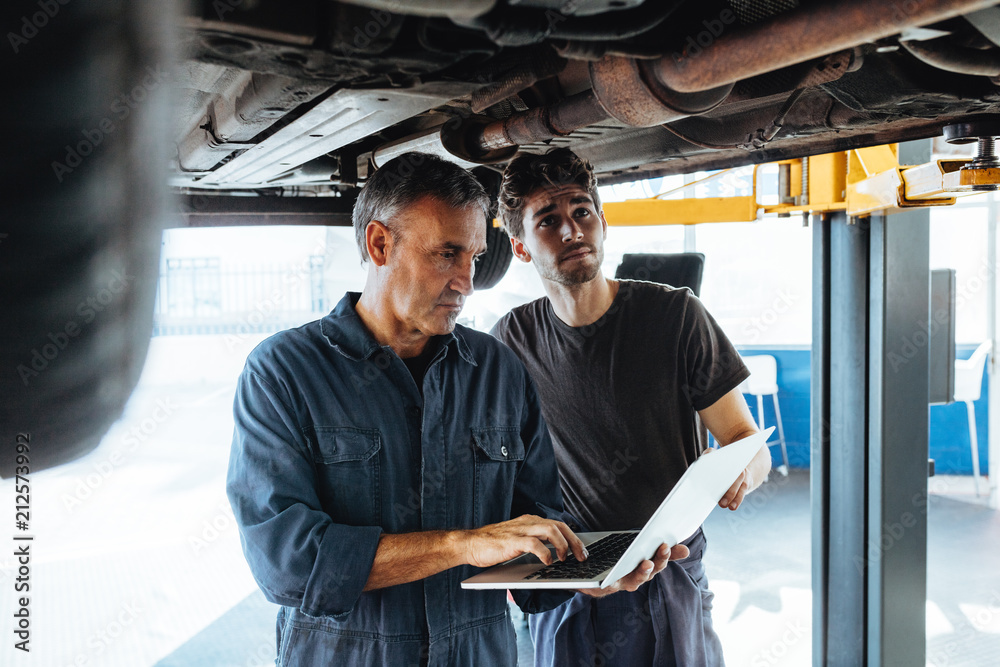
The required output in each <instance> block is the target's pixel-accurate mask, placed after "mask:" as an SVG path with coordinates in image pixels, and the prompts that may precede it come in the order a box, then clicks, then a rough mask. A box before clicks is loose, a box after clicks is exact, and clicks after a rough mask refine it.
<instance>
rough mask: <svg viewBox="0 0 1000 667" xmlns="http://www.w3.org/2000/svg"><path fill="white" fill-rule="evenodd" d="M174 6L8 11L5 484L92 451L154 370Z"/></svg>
mask: <svg viewBox="0 0 1000 667" xmlns="http://www.w3.org/2000/svg"><path fill="white" fill-rule="evenodd" d="M43 5H44V7H43ZM170 7H171V3H159V2H155V0H144V1H141V2H129V3H122V2H111V1H108V0H91V1H90V2H86V3H75V2H74V3H62V2H51V3H39V2H37V1H36V2H15V3H12V4H10V5H7V6H6V7H5V9H4V14H6V15H7V16H8V20H5V21H4V23H3V24H4V25H14V26H17V27H18V28H17V29H15V31H14V32H13V33H12V34H15V35H16V36H17V37H18V39H11V38H10V36H9V35H8V41H11V48H10V49H9V50H8V51H7V52H6V54H5V56H4V60H5V61H6V62H5V63H4V64H3V66H2V68H3V69H2V71H3V75H2V77H3V80H4V86H3V89H4V90H5V91H7V93H6V94H5V96H4V97H5V100H4V104H3V105H0V123H2V127H4V128H5V130H7V133H6V135H5V139H4V145H3V148H2V149H0V151H2V158H3V159H2V160H0V179H2V180H3V182H4V184H5V186H9V187H10V191H9V194H7V195H5V197H4V198H3V200H2V202H0V207H2V216H0V285H2V289H0V312H2V316H0V318H2V320H3V326H2V328H0V475H2V476H3V477H11V476H13V475H14V474H15V473H19V474H23V473H24V472H29V471H30V472H31V473H35V472H37V471H39V470H42V469H45V468H50V467H52V466H55V465H58V464H60V463H63V462H66V461H69V460H71V459H74V458H77V457H79V456H81V455H83V454H86V453H87V452H89V451H91V450H92V449H94V447H96V446H97V444H98V443H99V442H100V441H101V438H102V436H103V435H104V434H105V432H106V431H107V429H108V428H109V427H110V425H111V424H112V423H113V422H114V421H115V420H116V419H118V418H119V417H120V416H121V414H122V411H123V409H124V406H125V403H126V401H127V399H128V397H129V395H130V394H131V392H132V390H133V389H134V387H135V385H136V383H137V381H138V378H139V374H140V371H141V370H142V366H143V362H144V360H145V356H146V351H147V349H148V346H149V337H150V331H151V326H152V312H153V305H154V301H155V293H156V292H155V290H156V282H157V276H158V273H159V251H160V244H161V235H162V228H163V222H164V220H165V217H164V210H165V178H166V176H165V170H164V168H163V167H164V165H166V162H167V155H166V153H165V152H164V150H163V147H164V141H163V140H164V138H165V137H166V136H167V135H166V134H165V130H166V127H167V126H166V122H165V121H166V120H167V115H166V109H165V106H164V104H163V99H165V97H166V92H167V91H166V89H167V88H168V86H169V81H168V78H169V75H168V73H167V71H166V70H165V69H164V67H163V65H162V63H163V59H164V54H165V48H164V45H165V43H166V40H165V37H164V33H165V32H166V33H169V29H168V28H167V27H165V26H170V25H172V20H171V14H170V9H169V8H170ZM12 51H13V53H12ZM18 444H20V445H21V446H20V447H18ZM18 453H21V454H23V455H24V456H23V457H22V458H20V459H18V458H16V457H17V454H18ZM109 465H110V464H109ZM102 474H103V473H102ZM108 474H110V473H108Z"/></svg>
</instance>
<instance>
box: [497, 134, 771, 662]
mask: <svg viewBox="0 0 1000 667" xmlns="http://www.w3.org/2000/svg"><path fill="white" fill-rule="evenodd" d="M500 213H501V216H502V219H503V223H504V226H505V227H506V229H507V232H508V234H510V237H511V245H512V247H513V251H514V256H515V257H517V258H518V259H520V260H521V261H523V262H530V263H532V264H534V265H535V268H536V269H537V270H538V274H539V275H540V276H541V278H542V284H543V285H544V287H545V292H546V294H547V295H548V296H547V297H545V298H542V299H539V300H537V301H534V302H531V303H529V304H526V305H524V306H521V307H519V308H515V309H514V310H513V311H511V312H510V313H508V314H507V315H506V316H504V317H503V318H502V319H501V320H500V321H499V322H498V323H497V325H496V327H495V328H494V330H493V333H494V335H496V336H497V337H498V338H499V339H500V340H502V341H503V342H504V343H506V344H507V345H509V346H510V347H511V348H512V349H513V350H514V351H515V352H516V353H517V355H518V356H519V357H520V358H521V360H522V361H524V363H525V365H526V366H527V368H528V371H529V373H530V374H531V376H532V378H533V379H534V380H535V383H536V386H537V387H538V391H539V396H540V397H541V401H542V414H543V415H544V417H545V421H546V422H547V424H548V426H549V430H550V433H551V435H552V441H553V446H554V448H555V453H556V460H557V462H558V464H559V473H560V481H561V486H562V492H563V497H564V500H565V503H566V509H567V511H569V512H570V513H571V514H572V515H574V516H576V517H577V518H579V519H580V520H581V522H582V524H583V527H584V528H585V529H586V530H613V529H628V528H637V527H640V526H642V525H643V524H644V523H645V522H646V520H647V519H648V518H649V517H650V516H651V514H652V512H653V511H654V510H655V509H656V507H657V506H658V505H659V503H660V501H661V500H662V499H663V497H664V496H665V495H666V494H667V493H668V492H669V491H670V489H671V487H672V486H673V485H674V484H675V483H676V482H677V480H678V479H679V478H680V477H681V475H682V474H683V473H684V470H685V469H686V468H687V467H688V466H689V465H690V464H691V463H692V462H693V461H694V460H695V459H696V458H697V457H698V456H699V455H701V453H702V452H701V446H700V444H699V437H698V426H697V423H696V420H695V415H696V414H697V415H699V416H700V417H701V419H702V421H703V422H704V424H705V425H706V426H707V427H708V429H709V430H710V431H711V432H712V434H713V435H714V436H715V437H716V439H717V440H718V441H719V443H720V444H722V445H727V444H729V443H731V442H733V441H735V440H738V439H740V438H743V437H745V436H748V435H750V434H752V433H755V432H756V431H757V428H756V426H755V425H754V422H753V419H752V417H751V415H750V413H749V410H748V409H747V406H746V403H745V401H744V400H743V397H742V395H741V394H740V393H739V390H738V389H737V387H738V385H739V384H740V382H742V381H743V380H744V379H745V378H746V377H747V376H748V374H749V373H748V371H747V370H746V367H745V366H744V365H743V363H742V361H741V360H740V357H739V354H738V353H737V352H736V350H735V348H734V347H733V346H732V344H731V343H730V342H729V341H728V340H727V339H726V337H725V334H723V332H722V331H721V330H720V329H719V327H718V325H717V324H716V323H715V321H714V320H713V319H712V317H711V316H710V315H709V314H708V312H707V311H706V310H705V308H704V306H702V304H701V302H700V301H699V300H698V299H697V298H696V297H695V296H694V295H693V294H692V293H691V292H690V291H689V290H687V289H674V288H671V287H666V286H661V285H655V284H652V283H645V282H636V281H615V280H611V279H609V278H606V277H605V276H604V275H603V274H602V272H601V263H602V261H603V259H604V240H605V238H606V235H607V221H606V220H605V219H604V213H603V212H602V211H601V204H600V199H599V198H598V194H597V182H596V179H595V177H594V174H593V169H592V168H591V167H590V165H589V164H588V163H586V162H584V161H582V160H581V159H580V158H579V157H577V156H576V155H575V154H573V153H572V152H571V151H569V150H568V149H565V148H557V149H553V150H551V151H549V152H548V153H546V154H545V155H532V154H520V155H518V156H517V157H515V158H514V160H512V161H511V163H510V165H509V166H508V167H507V170H506V171H505V173H504V179H503V185H502V187H501V191H500ZM770 466H771V461H770V454H769V453H768V451H767V448H766V447H765V448H762V449H761V451H760V452H759V453H758V454H757V456H756V457H755V458H754V459H753V461H752V462H751V464H750V465H749V466H748V467H747V469H746V471H745V472H744V473H743V474H741V475H740V477H739V479H737V480H736V481H735V483H734V484H733V486H732V487H731V488H730V489H729V491H727V493H726V495H725V496H724V497H723V498H722V500H721V501H720V505H722V506H723V507H728V508H729V509H731V510H735V509H736V508H737V507H739V505H740V503H741V502H742V500H743V497H744V496H745V494H746V493H748V492H749V491H751V490H753V489H754V488H755V487H756V486H758V485H759V484H760V483H761V482H763V481H764V479H765V478H766V477H767V474H768V471H769V470H770ZM686 544H687V546H688V547H689V548H690V551H691V557H690V558H688V559H687V560H685V561H682V562H679V563H670V564H669V566H668V567H667V568H666V569H665V570H664V571H663V572H662V573H660V574H659V575H658V576H656V577H655V578H654V579H653V582H652V583H651V584H650V585H649V586H644V587H642V588H641V589H639V590H638V591H635V592H626V593H618V594H616V595H613V596H609V597H606V598H601V599H592V598H588V597H585V596H582V595H576V596H575V597H574V598H573V599H571V600H569V601H568V602H566V603H564V604H563V605H561V606H559V607H557V608H555V609H553V610H551V611H548V612H545V613H541V614H536V615H535V616H533V617H532V618H531V621H530V623H531V632H532V638H533V640H534V642H535V665H536V666H537V667H548V666H550V665H574V666H575V665H595V664H600V665H652V664H656V665H681V666H683V667H694V666H697V665H706V666H715V665H722V664H723V658H722V650H721V646H720V644H719V640H718V637H717V636H716V634H715V632H714V630H713V629H712V621H711V606H712V605H711V600H712V593H711V592H710V591H709V590H708V585H707V583H708V582H707V579H706V577H705V572H704V568H703V567H702V565H701V556H702V553H703V552H704V548H705V538H704V535H703V534H702V532H701V531H700V530H699V531H698V533H696V534H695V535H694V536H693V537H692V538H691V539H690V540H688V541H687V542H686Z"/></svg>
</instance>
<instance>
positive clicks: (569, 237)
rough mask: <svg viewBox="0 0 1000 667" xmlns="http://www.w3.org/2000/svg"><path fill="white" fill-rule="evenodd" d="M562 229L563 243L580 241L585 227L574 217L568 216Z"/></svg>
mask: <svg viewBox="0 0 1000 667" xmlns="http://www.w3.org/2000/svg"><path fill="white" fill-rule="evenodd" d="M561 231H562V240H563V243H569V242H571V241H578V240H580V239H581V238H583V227H581V226H580V225H579V224H578V223H577V222H576V220H574V219H573V218H567V219H566V220H565V221H564V222H563V225H562V229H561Z"/></svg>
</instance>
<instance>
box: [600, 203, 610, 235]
mask: <svg viewBox="0 0 1000 667" xmlns="http://www.w3.org/2000/svg"><path fill="white" fill-rule="evenodd" d="M601 227H603V228H604V240H605V241H607V240H608V219H607V218H605V217H604V209H601Z"/></svg>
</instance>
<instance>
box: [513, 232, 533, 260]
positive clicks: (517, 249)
mask: <svg viewBox="0 0 1000 667" xmlns="http://www.w3.org/2000/svg"><path fill="white" fill-rule="evenodd" d="M510 249H511V250H512V251H513V252H514V257H517V258H518V259H519V260H521V261H522V262H524V263H525V264H529V263H530V262H531V255H529V254H528V249H527V248H525V247H524V241H522V240H521V239H516V238H514V237H513V236H512V237H510Z"/></svg>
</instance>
